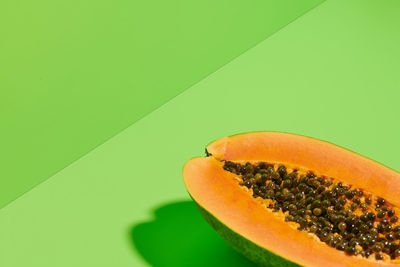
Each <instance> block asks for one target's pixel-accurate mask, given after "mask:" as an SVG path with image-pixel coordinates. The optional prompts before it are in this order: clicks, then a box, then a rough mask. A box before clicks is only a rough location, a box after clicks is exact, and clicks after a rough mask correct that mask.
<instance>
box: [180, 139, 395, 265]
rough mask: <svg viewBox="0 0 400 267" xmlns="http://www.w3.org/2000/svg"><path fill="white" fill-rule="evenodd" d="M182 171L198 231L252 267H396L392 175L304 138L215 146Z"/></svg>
mask: <svg viewBox="0 0 400 267" xmlns="http://www.w3.org/2000/svg"><path fill="white" fill-rule="evenodd" d="M206 153H207V156H206V157H199V158H193V159H191V160H189V161H188V162H187V163H186V164H185V166H184V169H183V176H184V182H185V185H186V187H187V190H188V192H189V194H190V196H191V197H192V199H193V200H194V201H195V202H196V204H197V205H198V207H199V210H200V212H201V214H202V215H203V217H204V218H205V219H206V220H207V222H208V223H209V224H210V225H211V226H212V227H213V228H214V229H215V230H216V231H217V232H218V233H219V234H220V235H221V236H222V237H223V238H224V239H225V240H226V241H227V242H228V243H229V244H230V245H231V246H233V247H234V248H235V249H236V250H237V251H239V252H240V253H242V254H244V255H245V256H247V257H248V258H249V259H251V260H253V261H254V262H256V263H258V264H260V265H262V266H296V265H304V266H325V267H327V266H358V267H359V266H392V265H397V264H400V224H399V222H398V218H397V216H396V215H397V214H396V212H397V213H399V214H400V210H399V207H400V197H399V193H400V174H399V173H398V172H396V171H394V170H392V169H390V168H388V167H385V166H383V165H382V164H379V163H377V162H375V161H373V160H371V159H368V158H366V157H363V156H361V155H359V154H356V153H354V152H351V151H349V150H346V149H344V148H341V147H338V146H336V145H333V144H331V143H328V142H324V141H321V140H316V139H313V138H309V137H305V136H299V135H294V134H287V133H278V132H254V133H246V134H240V135H235V136H231V137H224V138H221V139H219V140H217V141H214V142H213V143H211V144H209V145H208V146H207V148H206Z"/></svg>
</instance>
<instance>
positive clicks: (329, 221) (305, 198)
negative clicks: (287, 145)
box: [223, 161, 400, 260]
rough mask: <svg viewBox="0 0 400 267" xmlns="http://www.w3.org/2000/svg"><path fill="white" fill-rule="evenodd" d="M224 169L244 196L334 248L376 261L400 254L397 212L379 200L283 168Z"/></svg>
mask: <svg viewBox="0 0 400 267" xmlns="http://www.w3.org/2000/svg"><path fill="white" fill-rule="evenodd" d="M223 168H224V169H225V170H227V171H229V172H232V173H234V174H236V175H238V177H239V178H240V179H239V180H238V184H239V185H241V186H243V187H244V188H246V189H245V190H246V191H248V193H249V195H251V196H252V197H254V198H261V199H263V200H266V201H265V206H266V208H267V209H269V210H270V211H272V212H279V213H280V215H281V218H282V221H285V222H291V223H292V225H293V226H294V227H296V229H297V230H299V231H307V232H308V233H311V234H314V235H315V236H316V237H318V238H319V240H320V241H322V242H324V243H326V244H328V245H329V246H331V247H333V248H336V249H337V250H341V251H344V252H345V253H346V254H348V255H354V256H356V255H360V256H362V257H365V258H369V257H371V258H375V259H376V260H390V259H396V258H398V257H399V256H400V249H399V248H400V246H399V242H400V226H399V225H398V217H397V216H396V209H395V208H394V207H393V205H391V204H390V203H388V202H387V201H386V200H385V199H384V198H382V197H379V196H375V195H373V194H372V193H370V192H365V191H364V190H362V189H360V188H354V187H352V185H348V184H344V183H342V182H340V181H339V180H337V179H334V178H328V177H325V176H323V175H318V176H317V175H316V174H315V173H314V172H312V171H305V170H299V169H297V168H294V169H289V168H287V167H286V166H285V165H283V164H270V163H266V162H258V163H253V164H251V163H250V162H247V163H245V164H241V163H235V162H232V161H225V162H224V165H223ZM282 215H283V216H282Z"/></svg>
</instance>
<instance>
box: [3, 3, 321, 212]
mask: <svg viewBox="0 0 400 267" xmlns="http://www.w3.org/2000/svg"><path fill="white" fill-rule="evenodd" d="M320 2H322V0H303V1H294V0H279V1H277V0H267V1H266V0H254V1H250V2H249V1H225V0H224V1H210V0H203V1H193V0H189V1H187V0H185V1H183V0H168V1H164V0H163V1H160V0H151V1H138V0H114V1H109V0H100V1H93V0H89V1H78V0H71V1H50V0H38V1H28V0H20V1H14V0H4V1H0V25H2V26H4V27H0V36H1V42H0V147H1V153H0V162H1V164H2V165H1V168H0V177H1V179H0V207H2V206H4V205H6V204H7V203H9V202H10V201H12V200H13V199H15V198H16V197H18V196H19V195H21V194H22V193H24V192H26V191H27V190H29V189H30V188H32V187H33V186H35V185H36V184H38V183H40V182H41V181H44V180H45V179H47V178H48V177H49V176H51V175H52V174H54V173H55V172H57V171H59V170H60V169H62V168H63V167H65V166H67V165H68V164H70V163H71V162H73V161H75V160H76V159H78V158H80V157H81V156H83V155H85V154H86V153H87V152H88V151H90V150H92V149H93V148H95V147H96V146H98V145H99V144H101V143H103V142H104V141H106V140H107V139H109V138H110V137H112V136H113V135H115V134H116V133H118V132H120V131H121V130H122V129H124V128H126V127H127V126H129V125H130V124H132V123H134V122H135V121H137V120H138V119H140V118H142V117H143V116H144V115H146V114H148V113H149V112H151V111H153V110H154V109H156V108H157V107H159V106H160V105H161V104H163V103H165V102H166V101H168V100H169V99H171V98H172V97H174V96H176V95H177V94H179V93H180V92H182V91H184V90H185V89H186V88H188V87H189V86H191V85H193V84H194V83H196V82H198V81H199V80H201V79H202V78H204V77H205V76H207V75H208V74H210V73H212V72H214V71H215V70H216V69H218V68H219V67H221V66H223V65H224V64H226V63H227V62H229V61H230V60H232V59H233V58H235V57H236V56H238V55H240V54H241V53H243V52H244V51H245V50H247V49H249V48H250V47H252V46H254V45H255V44H257V43H258V42H260V41H261V40H263V39H264V38H266V37H268V36H269V35H271V34H272V33H274V32H276V31H277V30H278V29H280V28H281V27H283V26H285V25H287V24H288V23H289V22H291V21H293V20H294V19H295V18H297V17H299V16H301V15H302V14H304V13H305V12H307V11H308V10H310V9H312V8H313V7H314V6H316V5H317V4H319V3H320Z"/></svg>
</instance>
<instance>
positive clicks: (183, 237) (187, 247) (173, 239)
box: [130, 201, 255, 267]
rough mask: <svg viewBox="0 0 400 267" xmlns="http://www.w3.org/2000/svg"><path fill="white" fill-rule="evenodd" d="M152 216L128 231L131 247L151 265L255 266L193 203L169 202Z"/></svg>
mask: <svg viewBox="0 0 400 267" xmlns="http://www.w3.org/2000/svg"><path fill="white" fill-rule="evenodd" d="M154 215H155V218H154V220H151V221H148V222H142V223H139V224H137V225H135V226H134V227H133V228H132V229H131V232H130V237H131V239H132V241H133V245H134V248H135V249H136V250H137V252H139V253H140V255H141V256H142V257H143V258H144V259H145V260H146V261H147V262H148V263H149V264H150V265H151V266H155V267H163V266H165V267H169V266H175V267H183V266H193V267H196V266H199V267H200V266H201V267H203V266H209V267H212V266H231V267H246V266H248V267H250V266H255V265H254V264H253V263H251V262H250V261H248V260H247V259H246V258H244V257H243V256H242V255H240V254H239V253H237V252H236V251H235V250H234V249H232V248H231V247H229V246H228V245H227V244H226V243H225V242H224V240H223V239H222V238H221V237H219V236H218V235H217V233H215V232H214V231H213V230H212V229H211V227H210V226H209V225H207V223H206V222H205V221H204V220H203V218H201V216H200V213H199V212H198V210H197V208H196V205H195V204H194V203H193V202H190V201H183V202H173V203H169V204H166V205H164V206H162V207H160V208H157V209H156V210H155V211H154Z"/></svg>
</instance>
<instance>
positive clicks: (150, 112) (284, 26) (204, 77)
mask: <svg viewBox="0 0 400 267" xmlns="http://www.w3.org/2000/svg"><path fill="white" fill-rule="evenodd" d="M325 2H326V0H323V1H322V2H320V3H318V4H316V5H315V6H314V7H311V8H310V9H308V10H306V11H305V12H303V13H301V14H300V15H298V16H297V17H295V18H293V19H292V20H290V21H289V22H287V23H286V24H284V25H283V26H282V27H280V28H278V29H277V30H275V31H274V32H272V33H270V34H269V35H267V36H266V37H265V38H263V39H262V40H260V41H258V42H257V43H256V44H254V45H252V46H250V47H248V48H246V49H244V50H243V51H242V52H240V54H238V55H236V56H234V57H233V58H232V59H230V60H228V61H227V62H225V63H223V64H222V65H221V66H219V67H217V69H215V70H214V71H211V72H210V73H208V74H205V75H203V76H202V77H200V78H199V79H198V80H197V81H195V82H193V83H191V84H190V85H188V86H187V87H186V88H185V89H183V90H182V91H181V92H179V93H178V94H176V95H175V96H172V97H170V98H169V99H167V100H166V101H165V102H164V103H162V104H160V105H159V106H158V107H155V108H154V109H153V110H150V111H148V112H147V113H146V114H143V115H142V116H141V117H139V118H138V119H137V120H136V121H134V122H132V123H131V124H129V125H127V126H126V127H124V128H122V129H121V130H119V131H118V132H117V133H115V134H113V135H112V136H110V137H108V138H105V140H104V141H103V142H102V143H100V144H98V145H96V146H95V147H93V148H92V149H90V150H89V151H87V152H86V153H84V154H83V155H81V156H79V157H78V158H77V159H75V160H73V161H71V162H70V163H69V164H67V165H66V166H64V167H63V168H61V169H60V170H58V171H56V172H54V173H53V174H52V175H50V176H49V177H48V178H47V179H45V180H43V181H42V182H40V183H38V184H36V185H34V186H32V187H31V188H30V189H28V190H26V191H25V192H24V193H22V194H21V195H19V196H17V197H16V198H15V199H13V200H12V201H9V202H8V203H7V204H6V205H5V206H3V207H1V208H0V210H2V209H3V208H5V207H7V206H8V205H10V204H11V203H13V202H14V201H16V200H17V199H19V198H20V197H22V196H24V195H25V194H27V193H28V192H30V191H31V190H32V189H34V188H36V187H38V186H40V185H41V184H42V183H44V182H46V181H48V180H50V179H51V178H52V177H53V176H55V175H56V174H57V173H59V172H61V171H63V170H64V169H66V168H67V167H69V166H70V165H72V164H73V163H75V162H76V161H78V160H80V159H82V158H84V157H85V156H86V155H88V154H90V153H91V152H92V151H94V150H96V149H97V148H99V147H100V146H101V145H103V144H105V143H106V142H108V141H109V140H110V139H112V138H114V137H115V136H117V135H119V134H120V133H122V132H123V131H125V130H126V129H127V128H129V127H131V126H132V125H134V124H135V123H137V122H139V121H141V120H142V119H144V118H145V117H147V116H149V115H150V114H152V113H153V112H155V111H157V110H159V109H160V108H162V107H163V106H164V105H166V104H168V103H169V102H170V101H171V100H173V99H175V98H176V97H179V96H180V95H182V94H183V93H185V92H186V91H188V90H189V89H190V88H192V87H193V86H194V85H196V84H198V83H200V82H201V81H203V80H204V79H206V78H207V77H209V76H211V75H212V74H214V73H216V72H218V71H219V70H220V69H222V68H224V67H225V66H226V65H228V64H230V63H231V62H233V61H234V60H236V59H237V58H238V57H240V56H242V55H243V54H245V53H246V52H248V51H249V50H251V49H253V48H255V47H257V46H258V45H260V44H261V43H263V42H264V41H266V40H268V39H269V38H270V37H272V36H274V35H275V34H277V33H278V32H280V31H281V30H282V29H284V28H286V27H287V26H288V25H290V24H292V23H294V22H295V21H296V20H298V19H299V18H301V17H302V16H304V15H305V14H307V13H309V12H310V11H312V10H314V9H316V8H317V7H319V6H320V5H322V4H323V3H325Z"/></svg>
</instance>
